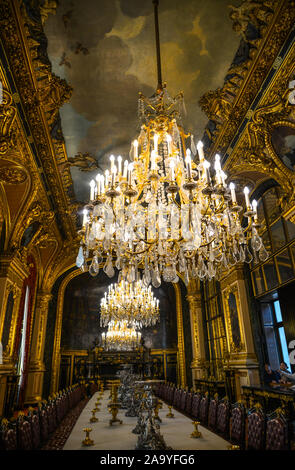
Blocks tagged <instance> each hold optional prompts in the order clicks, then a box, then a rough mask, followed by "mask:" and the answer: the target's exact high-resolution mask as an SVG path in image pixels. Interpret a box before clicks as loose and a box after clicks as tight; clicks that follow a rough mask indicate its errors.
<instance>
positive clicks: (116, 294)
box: [100, 280, 160, 329]
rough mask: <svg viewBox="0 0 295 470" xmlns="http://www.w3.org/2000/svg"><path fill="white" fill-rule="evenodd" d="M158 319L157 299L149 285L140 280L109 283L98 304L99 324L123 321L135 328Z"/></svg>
mask: <svg viewBox="0 0 295 470" xmlns="http://www.w3.org/2000/svg"><path fill="white" fill-rule="evenodd" d="M159 320H160V311H159V300H158V299H156V298H155V297H154V295H153V293H152V290H151V286H149V287H146V286H145V285H144V284H143V282H142V281H137V282H134V283H128V282H126V281H124V280H123V281H121V282H120V283H119V284H111V285H110V286H109V287H108V292H105V295H104V297H103V298H102V300H101V304H100V326H102V327H104V326H107V325H108V324H109V323H110V322H111V321H116V322H121V321H124V322H125V323H126V324H127V325H128V326H130V327H132V326H135V327H136V328H137V329H138V328H142V327H144V326H153V325H155V324H156V323H157V322H158V321H159Z"/></svg>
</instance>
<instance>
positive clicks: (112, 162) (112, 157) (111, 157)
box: [110, 155, 115, 171]
mask: <svg viewBox="0 0 295 470" xmlns="http://www.w3.org/2000/svg"><path fill="white" fill-rule="evenodd" d="M110 160H111V171H112V169H113V166H114V161H115V157H114V155H111V156H110Z"/></svg>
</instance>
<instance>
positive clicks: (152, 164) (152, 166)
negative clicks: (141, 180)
mask: <svg viewBox="0 0 295 470" xmlns="http://www.w3.org/2000/svg"><path fill="white" fill-rule="evenodd" d="M156 169H157V165H156V151H155V150H152V151H151V171H155V170H156Z"/></svg>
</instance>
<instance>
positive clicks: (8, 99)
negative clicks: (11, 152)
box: [0, 90, 16, 155]
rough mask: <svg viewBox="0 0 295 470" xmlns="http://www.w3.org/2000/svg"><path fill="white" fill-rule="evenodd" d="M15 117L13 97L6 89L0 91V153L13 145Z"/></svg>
mask: <svg viewBox="0 0 295 470" xmlns="http://www.w3.org/2000/svg"><path fill="white" fill-rule="evenodd" d="M15 117H16V109H15V106H14V104H13V99H12V96H11V94H10V93H8V91H7V90H3V92H2V102H1V103H0V155H3V154H5V153H6V152H7V150H8V149H9V148H10V147H12V146H13V145H14V137H13V123H14V121H15Z"/></svg>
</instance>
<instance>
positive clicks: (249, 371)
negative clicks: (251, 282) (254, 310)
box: [220, 267, 259, 398]
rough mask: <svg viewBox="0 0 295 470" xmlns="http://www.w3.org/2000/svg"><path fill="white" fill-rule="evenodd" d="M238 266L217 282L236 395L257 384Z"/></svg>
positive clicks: (245, 296)
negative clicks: (218, 283)
mask: <svg viewBox="0 0 295 470" xmlns="http://www.w3.org/2000/svg"><path fill="white" fill-rule="evenodd" d="M245 282H246V281H245V278H244V271H243V268H242V267H234V268H232V269H231V270H230V272H229V273H228V274H227V275H226V276H225V277H224V278H223V279H222V280H221V282H220V286H221V291H222V302H223V310H224V319H225V328H226V337H227V346H228V351H229V359H228V367H229V368H231V369H233V370H234V371H235V379H236V387H237V394H238V398H239V394H240V393H241V387H242V386H243V385H258V384H259V372H258V363H257V358H256V354H255V349H254V341H253V333H252V328H251V321H250V311H249V305H248V297H247V291H246V285H245Z"/></svg>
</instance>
